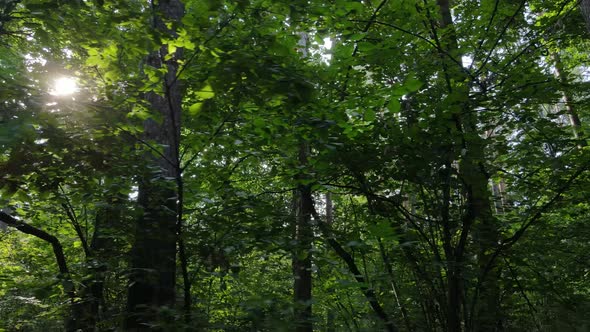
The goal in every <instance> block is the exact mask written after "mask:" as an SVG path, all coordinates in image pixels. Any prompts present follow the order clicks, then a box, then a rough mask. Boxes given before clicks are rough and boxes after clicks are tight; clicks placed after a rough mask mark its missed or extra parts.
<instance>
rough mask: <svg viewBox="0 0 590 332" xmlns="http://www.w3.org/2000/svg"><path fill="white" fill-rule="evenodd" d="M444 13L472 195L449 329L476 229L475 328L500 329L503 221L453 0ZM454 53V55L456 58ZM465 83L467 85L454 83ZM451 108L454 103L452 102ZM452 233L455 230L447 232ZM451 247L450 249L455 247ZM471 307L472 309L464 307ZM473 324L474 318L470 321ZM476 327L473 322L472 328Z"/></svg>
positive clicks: (455, 324)
mask: <svg viewBox="0 0 590 332" xmlns="http://www.w3.org/2000/svg"><path fill="white" fill-rule="evenodd" d="M437 4H438V6H439V11H440V17H441V18H440V21H439V25H440V28H439V29H438V32H437V31H433V33H436V34H439V35H440V38H439V40H440V44H439V45H440V47H441V48H442V50H441V51H442V52H441V57H443V58H444V59H445V61H443V64H444V67H443V71H444V73H445V77H446V79H447V83H448V90H449V91H448V94H449V96H454V97H455V98H457V99H459V100H460V99H461V98H458V97H459V96H461V95H462V96H463V98H462V99H464V100H466V101H464V102H462V104H461V105H456V109H457V110H456V111H451V114H450V116H451V118H452V119H453V121H454V124H453V127H454V128H453V131H456V132H458V133H459V135H460V146H458V149H459V150H460V151H462V152H463V153H462V154H463V156H462V158H461V160H460V162H459V176H460V178H461V181H462V183H463V192H464V195H465V198H466V206H465V212H464V214H463V216H462V220H461V224H460V230H461V232H460V239H459V241H458V242H457V244H456V245H455V247H454V248H452V250H447V256H449V257H447V260H448V261H449V266H448V269H449V273H448V278H447V282H448V302H447V306H448V308H447V330H448V331H462V325H463V324H461V322H462V319H461V307H462V306H463V301H462V296H464V295H465V292H464V290H463V288H464V287H463V283H462V278H463V277H462V276H463V272H462V270H463V267H462V265H463V263H464V258H465V253H466V252H465V251H466V249H467V244H468V237H469V235H470V233H473V234H472V236H473V240H474V242H475V246H476V247H477V248H478V250H477V251H478V252H477V259H478V266H479V273H478V274H479V279H480V280H479V282H478V287H477V289H476V290H475V291H476V292H477V293H478V295H477V296H476V300H475V304H476V307H475V309H474V312H471V314H473V316H474V317H471V320H472V321H473V326H472V327H471V328H474V329H475V330H477V331H494V330H495V329H496V327H497V326H496V325H497V322H498V321H499V318H500V311H499V289H498V267H497V265H495V264H492V265H490V264H488V263H489V262H490V259H491V253H492V252H493V249H494V248H495V247H496V246H497V242H498V236H499V235H498V229H497V228H498V225H497V224H496V220H495V217H494V215H493V214H492V206H491V200H490V198H491V194H490V190H489V188H488V176H487V174H486V173H485V166H484V165H483V161H484V160H485V155H484V151H485V146H486V142H485V140H484V139H483V138H482V137H481V135H480V133H479V132H478V129H477V128H478V125H479V123H478V121H479V120H478V119H477V115H476V114H477V113H476V112H473V109H472V107H473V106H471V105H470V103H469V100H468V99H469V84H467V82H468V81H469V78H468V77H467V76H466V75H465V73H464V72H463V69H462V68H459V67H458V66H459V65H458V64H460V63H461V59H462V54H461V52H460V50H459V45H458V38H457V35H456V32H455V29H454V23H453V18H452V15H451V6H450V3H449V0H437ZM449 57H453V58H454V59H450V58H449ZM453 82H459V83H461V84H454V83H453ZM449 106H451V105H449ZM447 231H449V230H447ZM449 249H450V248H449ZM463 310H469V311H471V309H470V308H464V307H463ZM464 323H465V324H467V325H469V322H464ZM467 327H468V328H470V327H469V326H467Z"/></svg>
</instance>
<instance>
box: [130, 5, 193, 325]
mask: <svg viewBox="0 0 590 332" xmlns="http://www.w3.org/2000/svg"><path fill="white" fill-rule="evenodd" d="M152 6H153V8H154V11H153V12H154V18H153V22H154V29H155V30H157V31H158V32H160V33H162V34H166V35H169V36H172V37H174V36H175V30H176V28H177V27H178V24H179V23H180V19H181V18H182V16H183V13H184V7H183V5H182V2H180V1H179V0H168V1H165V0H162V1H158V2H153V3H152ZM166 23H171V26H170V27H167V26H166ZM167 53H168V51H167V47H162V48H161V49H160V50H159V51H157V52H153V53H152V54H150V55H149V57H148V58H147V61H146V65H147V66H151V67H153V68H155V69H158V68H162V67H166V68H167V74H166V75H165V76H164V82H163V85H162V86H161V87H160V88H161V89H160V93H156V92H148V93H146V96H145V101H146V102H147V103H148V105H149V106H150V108H151V110H152V112H153V113H156V114H158V115H159V116H160V117H161V119H162V120H161V122H156V121H155V120H153V119H148V120H147V121H146V122H145V124H144V140H145V141H147V142H148V143H152V144H154V146H157V147H162V149H161V150H160V149H158V148H156V149H155V150H158V151H159V152H158V153H156V154H152V155H149V156H148V157H147V158H148V165H149V166H148V167H149V169H148V171H147V172H145V174H143V176H142V178H141V180H140V184H139V196H138V203H139V206H140V207H141V208H142V209H143V214H142V216H141V217H140V218H139V220H138V222H137V226H136V232H135V242H134V244H133V248H132V253H131V257H132V258H131V274H130V285H129V294H128V302H127V307H128V308H127V310H128V317H127V321H126V327H127V329H128V330H135V331H138V330H148V329H149V330H153V328H149V327H148V326H150V325H152V326H154V325H155V326H158V324H161V323H166V320H167V317H159V313H160V312H161V309H162V308H166V307H168V308H171V307H174V304H175V301H176V294H175V285H176V243H177V227H176V225H177V221H178V218H177V212H178V206H177V200H178V192H177V190H178V188H177V185H176V177H177V171H178V169H179V153H178V150H179V144H180V114H181V98H182V91H181V87H180V84H179V81H178V80H177V77H176V75H177V72H178V60H179V58H180V57H181V56H182V51H181V50H180V49H178V50H176V52H175V53H174V54H171V55H168V54H167ZM166 55H168V56H166ZM160 151H161V152H160Z"/></svg>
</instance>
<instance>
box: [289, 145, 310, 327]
mask: <svg viewBox="0 0 590 332" xmlns="http://www.w3.org/2000/svg"><path fill="white" fill-rule="evenodd" d="M308 150H309V147H308V145H307V144H306V143H301V144H300V146H299V156H298V158H299V164H300V165H302V166H303V165H307V156H308ZM305 177H306V176H305V175H301V176H299V177H298V179H297V180H299V181H301V182H303V180H305ZM295 209H296V210H295V227H294V238H295V243H296V247H295V252H294V255H293V276H294V279H295V280H294V284H293V295H294V301H295V331H296V332H313V323H312V308H311V288H312V276H311V247H312V242H313V230H312V228H311V214H312V209H313V200H312V196H311V186H310V185H309V184H304V183H299V185H298V188H297V197H296V207H295Z"/></svg>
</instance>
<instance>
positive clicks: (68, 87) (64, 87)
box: [49, 77, 78, 96]
mask: <svg viewBox="0 0 590 332" xmlns="http://www.w3.org/2000/svg"><path fill="white" fill-rule="evenodd" d="M76 91H78V84H77V83H76V80H75V79H73V78H71V77H60V78H57V79H55V81H53V87H52V88H51V91H49V93H50V94H52V95H54V96H68V95H71V94H73V93H75V92H76Z"/></svg>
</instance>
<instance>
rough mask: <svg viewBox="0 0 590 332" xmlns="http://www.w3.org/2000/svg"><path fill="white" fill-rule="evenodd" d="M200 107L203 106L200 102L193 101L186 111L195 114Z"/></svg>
mask: <svg viewBox="0 0 590 332" xmlns="http://www.w3.org/2000/svg"><path fill="white" fill-rule="evenodd" d="M201 108H203V103H202V102H198V103H194V104H192V105H191V106H190V107H189V108H188V113H189V114H190V115H197V114H199V112H200V111H201Z"/></svg>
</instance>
